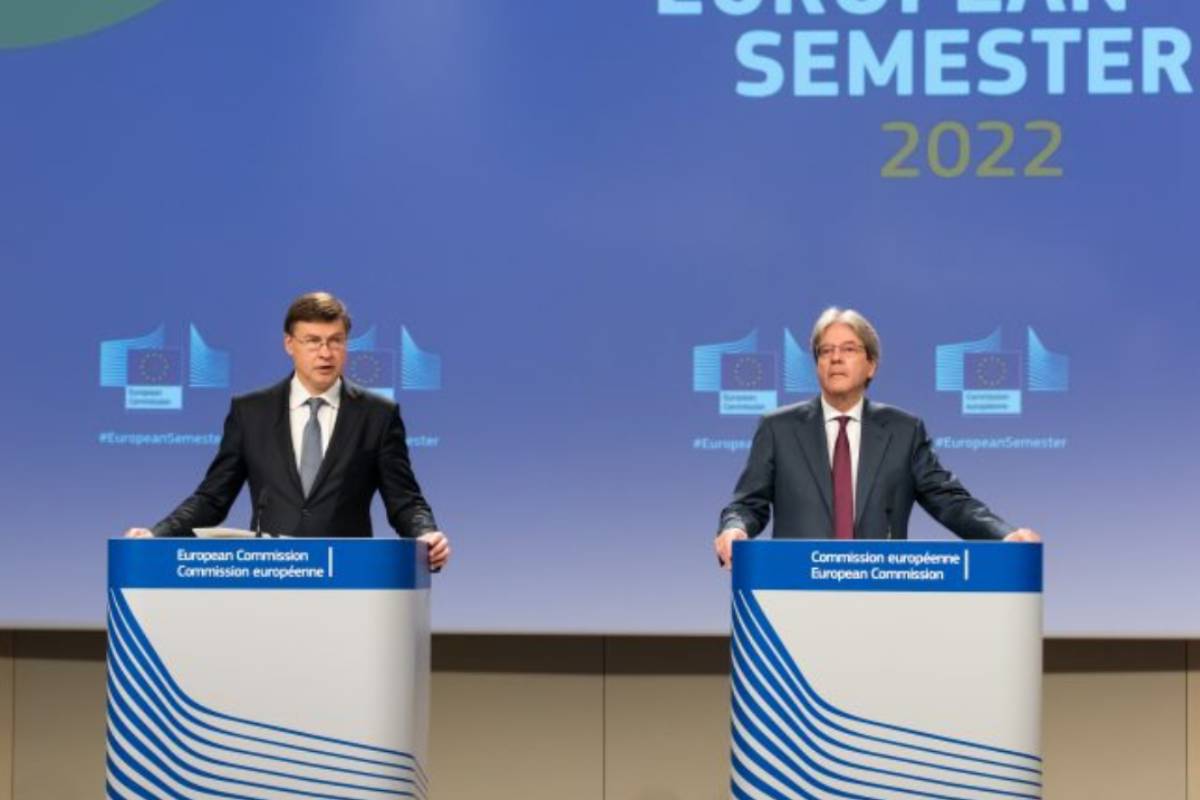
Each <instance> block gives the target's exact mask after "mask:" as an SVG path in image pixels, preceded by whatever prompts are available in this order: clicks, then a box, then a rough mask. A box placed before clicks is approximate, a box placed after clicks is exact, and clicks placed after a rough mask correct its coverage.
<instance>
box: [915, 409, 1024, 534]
mask: <svg viewBox="0 0 1200 800" xmlns="http://www.w3.org/2000/svg"><path fill="white" fill-rule="evenodd" d="M912 474H913V481H914V485H915V488H916V496H917V502H918V503H920V504H921V508H923V509H925V510H926V511H927V512H929V515H930V516H931V517H933V518H934V519H936V520H937V521H938V522H940V523H941V524H942V525H944V526H946V527H947V528H949V529H950V530H951V531H952V532H953V533H954V534H956V535H957V536H959V537H961V538H963V539H1003V538H1004V537H1005V536H1006V535H1008V534H1009V533H1012V531H1013V530H1015V528H1013V526H1012V525H1009V524H1008V523H1007V522H1005V521H1004V520H1003V519H1001V518H1000V517H999V516H997V515H996V514H994V513H993V512H992V510H991V509H990V508H988V507H987V506H986V505H984V504H983V503H982V502H981V501H979V500H976V499H975V498H974V497H972V496H971V493H970V492H968V491H967V490H966V488H965V487H964V486H963V485H962V484H961V483H960V482H959V481H958V479H957V478H955V477H954V475H953V473H951V472H950V471H949V470H947V469H946V468H945V467H943V466H942V465H941V463H939V462H938V458H937V454H936V453H935V452H934V451H933V443H932V442H930V441H929V434H928V433H927V432H926V431H925V423H924V422H921V421H919V420H918V421H917V429H916V433H915V437H914V446H913V452H912Z"/></svg>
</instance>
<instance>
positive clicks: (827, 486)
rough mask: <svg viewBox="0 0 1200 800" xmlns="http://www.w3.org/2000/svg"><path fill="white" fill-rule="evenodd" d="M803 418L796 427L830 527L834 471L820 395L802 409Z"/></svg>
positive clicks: (801, 447)
mask: <svg viewBox="0 0 1200 800" xmlns="http://www.w3.org/2000/svg"><path fill="white" fill-rule="evenodd" d="M800 414H801V418H800V420H799V423H800V424H799V426H798V427H797V428H796V436H797V438H798V439H799V440H800V451H801V452H802V453H804V458H805V460H807V461H808V468H809V470H810V471H811V472H812V476H813V482H814V483H815V484H816V486H817V492H818V493H819V494H820V495H821V502H823V503H824V504H825V513H826V514H828V515H829V524H830V529H831V530H832V526H833V472H832V471H831V470H830V467H829V444H828V443H827V441H826V438H825V416H824V414H822V413H821V398H820V397H819V396H818V397H816V398H814V399H813V400H811V401H810V402H809V403H808V404H807V405H806V406H805V407H803V408H801V409H800Z"/></svg>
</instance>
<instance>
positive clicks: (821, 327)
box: [810, 306, 881, 364]
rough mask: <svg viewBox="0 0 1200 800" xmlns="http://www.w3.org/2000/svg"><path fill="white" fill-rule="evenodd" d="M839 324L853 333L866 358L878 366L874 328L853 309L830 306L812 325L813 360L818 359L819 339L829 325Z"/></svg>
mask: <svg viewBox="0 0 1200 800" xmlns="http://www.w3.org/2000/svg"><path fill="white" fill-rule="evenodd" d="M839 322H840V323H841V324H843V325H848V326H849V327H850V330H852V331H854V335H855V336H857V337H858V339H859V341H861V342H862V345H863V349H864V350H865V351H866V352H867V358H868V359H869V360H870V361H872V362H874V363H875V364H878V363H879V356H880V355H881V353H880V349H879V334H878V333H876V332H875V327H874V326H873V325H871V323H870V322H868V321H867V318H866V317H864V316H863V315H862V314H860V313H858V312H857V311H855V310H854V309H853V308H838V307H837V306H830V307H829V308H827V309H825V310H824V311H822V312H821V316H819V317H817V322H816V324H815V325H813V329H812V341H811V343H810V344H811V346H812V355H813V359H816V358H818V355H817V350H818V348H820V346H821V337H822V336H824V335H825V331H826V330H827V329H828V328H829V326H830V325H836V324H838V323H839Z"/></svg>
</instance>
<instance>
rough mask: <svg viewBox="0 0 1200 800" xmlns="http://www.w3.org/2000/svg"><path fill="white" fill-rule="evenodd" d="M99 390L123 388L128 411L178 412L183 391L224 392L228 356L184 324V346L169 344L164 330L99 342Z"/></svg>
mask: <svg viewBox="0 0 1200 800" xmlns="http://www.w3.org/2000/svg"><path fill="white" fill-rule="evenodd" d="M100 386H101V387H103V388H106V389H122V390H123V391H124V393H125V408H126V410H128V411H179V410H181V409H182V408H183V389H184V387H185V386H187V387H188V388H192V389H228V388H229V353H228V352H226V351H224V350H217V349H216V348H213V347H210V346H209V345H208V343H207V342H205V341H204V337H203V336H201V335H200V331H199V330H198V329H197V328H196V326H195V325H188V335H187V348H186V355H185V349H184V348H181V347H178V346H174V347H169V346H168V345H167V337H166V326H165V325H159V326H158V327H157V328H155V329H154V330H153V331H151V332H150V333H147V334H145V335H144V336H138V337H136V338H133V339H108V340H106V341H102V342H101V343H100Z"/></svg>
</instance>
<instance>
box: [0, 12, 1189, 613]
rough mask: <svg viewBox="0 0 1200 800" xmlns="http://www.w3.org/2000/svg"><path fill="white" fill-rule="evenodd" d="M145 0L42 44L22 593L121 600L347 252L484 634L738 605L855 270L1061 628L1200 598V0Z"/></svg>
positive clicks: (17, 424) (20, 83)
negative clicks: (751, 485) (764, 466)
mask: <svg viewBox="0 0 1200 800" xmlns="http://www.w3.org/2000/svg"><path fill="white" fill-rule="evenodd" d="M18 5H19V4H18ZM129 5H131V6H132V5H136V4H132V3H131V4H129ZM140 5H141V6H145V7H146V10H145V11H144V13H139V14H134V15H133V16H132V17H130V18H129V19H127V20H124V21H122V22H120V24H114V25H112V26H109V27H104V28H102V29H97V30H89V31H82V30H76V31H65V32H63V31H46V32H44V31H41V30H30V31H28V36H26V37H25V38H24V39H21V38H20V37H17V36H10V39H11V40H10V41H7V42H5V43H4V45H5V48H4V49H0V95H2V96H3V97H4V98H5V103H4V105H5V112H4V124H3V125H0V153H2V154H3V156H2V157H3V163H4V168H3V184H2V185H3V190H2V191H0V261H2V263H3V269H4V274H5V276H6V281H5V284H6V288H7V291H6V302H5V308H6V314H5V319H6V320H7V323H8V324H7V328H6V330H7V334H8V341H7V355H8V358H7V359H6V364H7V367H8V374H9V377H10V380H9V381H8V388H7V391H6V393H5V394H6V401H5V408H6V410H7V413H6V414H5V419H6V424H5V426H4V433H3V440H2V441H3V449H4V459H3V462H2V463H0V470H2V471H3V472H2V474H0V478H2V480H0V492H3V497H4V501H5V502H4V511H5V514H4V521H3V528H2V532H0V544H2V552H3V558H2V559H0V627H2V626H8V625H99V624H100V623H101V620H102V612H103V600H104V581H103V575H104V552H105V551H104V540H105V538H106V537H108V536H112V535H115V534H118V533H120V532H121V531H122V530H124V529H125V528H126V527H128V526H130V525H147V524H150V523H153V522H154V521H156V520H157V519H159V518H160V517H161V516H162V515H164V514H165V513H166V512H167V511H168V510H169V509H170V508H172V507H173V506H174V504H175V503H176V502H178V500H180V499H181V498H182V497H183V496H184V495H186V494H187V493H188V492H190V491H191V489H192V488H193V487H194V485H195V484H196V482H197V481H198V480H199V479H200V477H201V475H202V472H203V470H204V468H205V466H206V465H207V463H208V461H209V459H210V458H211V457H212V455H213V453H214V452H215V446H214V444H213V441H214V437H215V435H216V434H218V433H219V431H220V428H221V423H222V420H223V418H224V414H225V412H226V410H227V408H228V403H229V398H230V396H231V394H236V393H239V392H242V391H246V390H249V389H251V388H255V387H258V386H261V385H263V384H266V383H270V382H274V381H276V380H279V379H281V378H283V377H284V376H285V375H286V374H287V369H288V361H287V360H286V356H285V355H284V353H283V351H282V346H281V338H282V335H281V331H280V327H281V320H282V315H283V311H284V309H285V307H286V305H287V303H288V302H289V301H290V300H291V298H292V297H294V296H295V295H297V294H299V293H301V292H303V291H308V290H311V289H317V288H323V289H328V290H331V291H333V292H335V293H336V294H338V295H339V296H342V297H343V298H344V299H346V300H347V301H348V303H349V304H350V306H351V310H352V313H353V315H354V331H353V335H354V336H355V337H358V338H356V340H355V351H354V352H353V353H352V354H351V359H352V370H354V371H355V372H354V374H355V375H356V376H358V377H359V378H360V379H362V380H366V381H367V382H368V383H372V384H373V385H375V387H376V388H378V389H380V390H383V391H388V392H391V393H392V394H393V395H394V396H395V397H396V399H397V400H399V402H400V403H401V406H402V409H403V413H404V416H405V419H406V421H407V424H408V427H409V433H410V435H412V436H413V437H414V438H413V440H412V445H413V460H414V464H415V466H416V469H417V472H418V477H419V478H420V480H421V482H422V485H423V487H424V489H425V490H426V494H427V496H428V497H429V499H430V501H431V502H432V504H433V506H434V509H435V511H436V513H437V515H438V518H439V521H440V522H441V524H442V526H443V527H444V529H445V530H446V531H447V532H448V533H449V534H450V535H451V536H452V537H453V540H454V544H455V549H456V553H455V558H454V563H453V564H452V566H451V568H450V569H449V570H448V571H447V572H446V573H445V574H444V575H441V576H439V577H438V578H437V579H436V583H437V590H438V591H437V598H436V603H435V622H436V624H437V627H438V628H439V629H441V630H460V631H580V632H597V631H612V632H621V631H627V632H687V633H694V632H718V631H724V630H726V629H727V622H726V616H727V601H728V579H727V577H726V575H725V574H724V573H722V572H720V571H718V570H717V569H716V568H715V566H714V559H713V556H712V552H711V538H712V535H713V534H714V532H715V528H716V520H717V512H718V511H719V509H720V508H721V506H722V505H724V504H725V502H726V501H727V499H728V497H729V493H730V490H731V489H732V486H733V484H734V482H735V480H736V478H737V475H738V473H739V471H740V469H741V467H742V465H743V463H744V459H745V455H746V454H745V450H744V447H745V446H746V444H748V440H749V438H750V436H751V434H752V432H753V429H754V425H755V422H756V416H757V412H758V411H760V410H763V409H766V408H770V407H773V406H774V405H775V404H783V403H790V402H797V401H799V400H802V399H804V398H805V397H807V396H809V395H810V394H811V391H812V387H813V383H812V373H811V362H810V360H809V358H808V356H807V355H806V352H807V340H808V335H809V329H810V326H811V324H812V321H813V319H814V318H815V317H816V315H817V314H818V313H819V312H820V311H821V309H823V308H824V307H825V306H827V305H830V304H839V305H849V306H853V307H856V308H858V309H860V310H861V311H863V312H864V313H865V314H867V315H868V316H869V317H870V318H871V319H872V320H873V321H874V322H875V324H876V326H877V328H878V329H879V331H880V333H881V335H882V337H883V347H884V353H883V360H882V365H881V370H880V373H879V376H878V378H877V380H876V382H875V384H874V385H873V386H872V388H871V396H872V397H874V398H876V399H878V400H881V401H884V402H890V403H894V404H897V405H900V406H902V407H905V408H908V409H910V410H912V411H914V412H917V413H919V414H921V415H922V416H924V417H925V418H926V420H927V422H928V424H929V428H930V431H931V433H932V434H933V436H934V437H935V439H936V440H937V443H938V447H939V452H940V455H941V457H942V459H943V461H944V463H946V464H947V465H949V466H950V467H951V468H952V469H954V470H955V471H956V472H957V473H958V474H959V475H960V477H961V478H962V479H963V480H964V482H965V483H966V484H967V486H968V487H969V488H970V489H972V490H973V491H974V492H975V493H976V494H977V495H978V496H980V497H981V498H983V499H985V500H986V501H987V502H989V503H990V504H991V505H992V506H993V507H994V508H995V509H996V510H997V511H998V512H999V513H1000V514H1002V515H1003V516H1005V517H1006V518H1007V519H1009V520H1011V521H1012V522H1014V523H1017V524H1021V525H1028V526H1032V527H1034V528H1036V529H1038V530H1040V531H1041V532H1042V533H1043V534H1044V535H1045V537H1046V540H1047V542H1048V546H1047V549H1046V553H1047V570H1046V582H1047V630H1048V632H1049V633H1051V634H1071V635H1093V634H1095V635H1101V634H1119V635H1168V636H1171V635H1178V636H1186V635H1190V636H1195V635H1198V634H1200V627H1198V625H1197V620H1200V594H1197V592H1196V591H1195V574H1196V569H1197V566H1200V563H1198V562H1200V559H1198V558H1197V548H1196V546H1195V544H1194V539H1195V533H1196V532H1195V525H1194V522H1193V521H1192V516H1193V515H1192V514H1190V513H1189V511H1188V509H1189V504H1188V500H1189V498H1190V497H1191V492H1192V491H1193V490H1194V487H1195V486H1196V485H1197V483H1198V480H1200V469H1198V468H1197V466H1196V458H1195V452H1196V446H1197V443H1198V442H1197V435H1196V427H1195V424H1194V423H1193V422H1192V420H1191V417H1190V413H1189V412H1190V409H1191V407H1192V406H1193V405H1194V398H1195V396H1196V395H1197V393H1198V390H1200V372H1198V371H1197V369H1196V367H1197V358H1196V355H1195V350H1194V346H1193V343H1194V340H1195V339H1196V335H1197V329H1198V326H1200V324H1198V322H1197V314H1196V309H1197V303H1196V287H1197V280H1196V278H1195V277H1194V271H1195V252H1196V247H1195V245H1196V239H1197V237H1196V223H1195V209H1196V186H1197V179H1198V178H1200V163H1198V160H1197V156H1196V145H1195V142H1196V141H1200V125H1198V124H1197V123H1198V121H1200V114H1198V113H1197V104H1196V99H1195V95H1194V94H1193V88H1192V87H1193V85H1194V84H1195V83H1196V81H1197V80H1198V79H1200V75H1198V71H1197V69H1196V65H1195V63H1194V60H1193V59H1192V58H1191V54H1190V46H1191V40H1192V37H1194V36H1195V35H1196V34H1197V31H1198V29H1200V9H1198V8H1197V7H1196V6H1195V4H1192V3H1188V2H1185V1H1184V0H1175V1H1171V0H1156V2H1148V0H1129V2H1128V3H1127V4H1126V3H1124V2H1112V1H1110V2H1093V3H1091V4H1090V5H1091V7H1090V9H1088V10H1087V11H1079V12H1071V11H1066V10H1063V11H1054V10H1053V9H1056V8H1058V7H1059V6H1060V5H1061V6H1063V7H1064V9H1065V8H1066V7H1067V6H1070V5H1071V4H1069V3H1061V4H1060V3H1055V2H1032V3H1030V4H1029V8H1027V9H1025V10H1024V11H1023V12H1020V13H1017V12H1015V11H1014V12H1013V13H1004V9H1003V8H1000V7H1001V6H1005V7H1008V6H1017V5H1019V4H1015V3H1000V2H999V1H998V0H997V2H995V3H991V2H989V1H988V0H975V2H971V0H962V2H960V3H959V4H958V6H959V7H958V8H957V9H956V8H955V7H954V4H952V3H944V4H943V3H939V4H938V6H939V8H938V10H933V9H932V4H929V5H931V9H929V10H926V9H924V8H921V7H919V5H918V4H916V3H915V2H911V1H908V2H904V3H901V2H892V3H883V2H876V3H872V2H864V1H863V0H858V1H857V2H855V1H853V0H845V1H844V2H842V3H835V2H830V0H826V2H824V3H823V4H821V3H818V4H815V5H820V6H821V7H822V8H823V9H824V11H825V13H824V14H813V13H809V12H810V11H811V10H812V9H813V8H814V7H815V6H814V0H810V2H808V3H805V2H801V0H796V2H795V4H794V8H793V13H791V14H779V13H776V8H777V7H779V8H786V7H788V6H790V5H791V4H789V3H786V2H782V3H780V4H778V6H777V5H776V4H775V3H773V2H766V3H758V2H754V1H753V0H741V1H740V2H737V1H736V0H726V1H725V2H723V3H718V2H714V1H711V0H703V1H702V2H701V0H673V2H668V0H661V2H659V3H656V2H655V0H638V1H637V2H633V1H632V0H630V1H629V2H619V3H590V4H580V3H562V2H551V1H550V0H531V1H530V2H520V3H517V2H501V1H500V0H485V1H484V2H458V0H427V1H426V0H420V1H418V0H412V1H411V2H404V3H397V2H387V1H386V0H379V1H378V2H374V1H369V0H356V1H355V2H347V3H326V2H319V1H318V0H300V1H297V0H288V2H282V0H263V1H262V2H256V3H249V4H247V3H240V2H232V1H230V2H211V1H209V2H198V1H197V0H168V2H162V3H158V4H155V3H153V2H143V3H141V4H140ZM1087 5H1088V4H1086V3H1080V2H1076V3H1074V6H1073V7H1086V6H1087ZM873 6H879V7H880V9H879V10H878V12H877V13H857V14H855V13H849V12H848V11H847V9H850V10H856V11H859V12H865V11H871V9H872V7H873ZM991 6H995V7H996V8H995V9H992V8H991ZM906 9H908V10H910V11H912V10H913V9H915V13H906V11H905V10H906ZM139 10H140V9H139ZM989 11H991V12H994V13H988V12H989ZM742 12H746V13H742ZM968 12H973V13H968ZM6 13H7V12H6ZM131 13H132V12H131ZM30 24H32V23H30ZM99 26H100V23H99V22H97V23H95V25H93V27H99ZM997 30H999V31H1001V33H995V31H997ZM1038 30H1041V31H1043V32H1042V33H1041V34H1038V33H1037V31H1038ZM1064 30H1065V31H1066V33H1063V31H1064ZM905 31H908V32H910V33H909V34H905V33H904V32H905ZM931 31H932V33H931ZM939 31H950V32H951V33H949V34H945V33H939ZM1046 31H1051V32H1050V33H1046ZM1055 31H1057V32H1055ZM1095 31H1100V32H1099V33H1096V32H1095ZM1113 31H1116V32H1115V33H1114V32H1113ZM989 32H991V33H989ZM1072 32H1074V33H1072ZM72 33H75V34H81V35H69V34H72ZM1039 37H1040V39H1041V40H1043V43H1038V41H1037V40H1038V39H1039ZM1047 40H1054V41H1061V42H1065V43H1064V44H1061V48H1060V50H1055V49H1054V48H1053V47H1051V46H1050V45H1046V44H1044V41H1047ZM1076 40H1077V41H1076ZM906 42H909V43H911V47H906ZM1055 53H1060V54H1061V55H1062V59H1061V65H1059V64H1058V61H1056V56H1055ZM1006 59H1007V60H1006ZM960 62H961V64H963V65H965V66H960ZM1018 62H1019V63H1020V64H1021V68H1020V69H1019V70H1018V69H1017V67H1016V66H1015V64H1016V63H1018ZM1059 66H1061V69H1060V68H1059ZM907 75H911V77H912V80H911V87H909V86H907V85H906V84H907V83H908V81H907V78H906V76H907ZM856 76H857V77H856ZM1022 77H1023V80H1018V78H1022ZM856 80H857V81H858V82H859V83H861V84H862V92H861V94H859V95H855V94H853V93H852V92H853V87H854V85H855V84H854V82H855V81H856ZM989 81H991V82H990V83H989ZM1059 82H1061V87H1060V86H1059V85H1058V83H1059ZM879 84H881V85H879ZM1060 88H1061V91H1059V89H1060ZM906 89H907V90H908V91H907V92H906V91H905V90H906ZM834 91H836V95H833V96H820V95H822V94H825V95H828V94H829V93H831V92H834ZM989 92H990V93H989ZM755 93H757V94H761V95H763V96H759V97H755V96H748V95H753V94H755ZM1010 140H1011V141H1010ZM1188 142H1192V144H1191V145H1188V144H1187V143H1188ZM989 162H992V163H989ZM889 165H890V166H889ZM914 171H915V173H916V174H915V175H914V174H913V172H914ZM1010 173H1011V174H1010ZM25 340H28V342H29V345H30V346H29V348H28V350H26V348H25V347H24V346H23V345H22V344H21V342H22V341H25ZM793 345H794V346H793ZM939 348H940V349H939ZM722 410H724V411H726V412H736V413H721V412H722ZM248 518H249V510H248V508H247V507H246V504H245V502H244V500H243V501H242V502H241V503H240V504H239V506H238V507H237V508H236V509H235V511H234V514H233V516H232V518H231V520H230V522H231V524H237V525H246V524H248V521H249V519H248ZM377 522H378V525H379V527H380V528H381V529H382V530H384V531H386V530H387V529H386V523H385V522H384V521H383V519H382V515H379V519H378V520H377ZM912 532H913V535H914V536H916V537H942V536H945V535H946V534H945V533H944V532H943V531H941V530H940V529H939V528H938V527H937V526H936V524H935V523H933V522H932V521H931V520H929V519H928V518H926V517H924V516H923V514H921V512H919V511H918V512H917V518H916V519H914V524H913V527H912Z"/></svg>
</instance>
